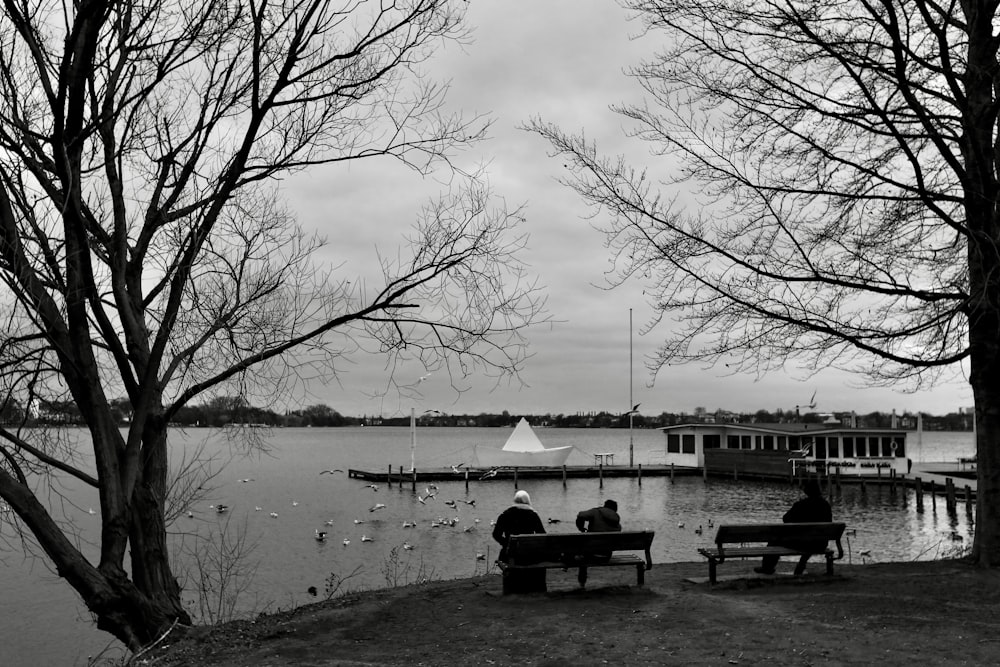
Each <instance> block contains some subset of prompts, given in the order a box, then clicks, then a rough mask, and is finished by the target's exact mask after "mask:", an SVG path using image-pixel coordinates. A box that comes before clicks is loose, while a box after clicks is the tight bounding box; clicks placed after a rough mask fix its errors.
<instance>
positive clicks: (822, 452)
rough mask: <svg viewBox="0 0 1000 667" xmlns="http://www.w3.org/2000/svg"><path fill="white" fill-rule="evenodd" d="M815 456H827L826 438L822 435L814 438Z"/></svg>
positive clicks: (819, 457)
mask: <svg viewBox="0 0 1000 667" xmlns="http://www.w3.org/2000/svg"><path fill="white" fill-rule="evenodd" d="M813 456H815V457H816V458H818V459H825V458H826V438H824V437H822V436H820V437H817V438H814V439H813Z"/></svg>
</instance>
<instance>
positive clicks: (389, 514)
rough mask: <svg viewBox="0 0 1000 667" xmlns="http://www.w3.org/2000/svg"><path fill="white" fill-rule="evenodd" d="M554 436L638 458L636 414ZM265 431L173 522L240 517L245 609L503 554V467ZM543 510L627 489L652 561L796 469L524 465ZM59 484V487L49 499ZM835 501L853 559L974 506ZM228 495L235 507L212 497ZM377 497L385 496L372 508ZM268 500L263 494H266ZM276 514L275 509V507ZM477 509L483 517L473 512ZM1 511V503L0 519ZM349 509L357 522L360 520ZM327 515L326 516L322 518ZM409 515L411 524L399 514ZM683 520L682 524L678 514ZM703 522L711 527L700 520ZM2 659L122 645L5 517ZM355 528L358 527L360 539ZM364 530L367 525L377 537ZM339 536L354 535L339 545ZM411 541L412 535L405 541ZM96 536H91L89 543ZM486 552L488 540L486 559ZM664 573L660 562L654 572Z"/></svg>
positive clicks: (967, 446)
mask: <svg viewBox="0 0 1000 667" xmlns="http://www.w3.org/2000/svg"><path fill="white" fill-rule="evenodd" d="M509 433H510V429H480V428H420V429H418V431H417V443H416V448H415V455H414V457H415V462H416V466H417V468H418V469H420V468H440V467H448V466H451V465H457V464H461V463H472V462H473V459H472V456H473V446H475V445H485V446H492V447H501V446H502V445H503V443H504V441H505V440H506V438H507V436H508V435H509ZM536 433H537V434H538V436H539V438H540V439H541V440H542V442H543V443H545V444H546V445H547V446H552V447H557V446H563V445H574V446H575V447H576V450H575V451H574V452H573V453H572V454H571V455H570V458H569V460H568V461H567V463H568V464H570V465H574V464H590V463H591V462H592V461H593V457H592V454H593V453H595V452H613V453H614V454H615V461H616V462H618V463H619V464H620V463H623V462H627V461H628V460H629V432H628V431H627V430H592V429H536ZM233 435H234V434H233V433H230V434H228V435H224V434H220V433H218V432H210V431H208V430H191V431H174V432H172V434H171V438H172V439H173V440H174V441H175V442H176V443H179V444H180V445H182V446H184V447H186V448H188V450H193V448H194V447H195V446H196V445H198V444H199V443H203V444H204V445H205V447H206V449H205V451H206V454H210V455H213V456H215V457H216V460H217V461H222V460H224V459H228V458H229V457H230V454H232V453H238V450H239V446H238V442H239V437H238V434H237V436H236V437H235V438H233ZM266 435H267V438H268V442H269V445H270V453H269V454H267V455H255V456H246V457H241V456H236V458H233V459H232V460H231V461H229V463H228V464H227V466H226V467H225V470H223V471H222V472H221V473H220V474H219V475H218V477H216V478H215V480H214V485H215V487H216V489H215V491H214V492H213V494H212V497H210V498H207V499H205V500H204V501H203V502H201V503H199V505H198V506H195V507H191V508H189V509H190V511H191V512H192V514H193V516H192V517H188V516H187V515H182V516H181V518H180V519H178V520H177V522H176V523H175V525H174V526H173V530H174V531H175V532H176V539H175V542H176V543H177V545H178V548H180V545H181V543H182V542H183V543H184V544H188V545H190V544H192V543H193V542H194V540H193V539H192V538H193V536H195V535H208V534H213V533H214V534H218V533H219V532H220V531H223V530H226V529H227V527H228V530H229V531H230V534H233V533H238V532H242V533H243V534H244V535H245V536H246V538H247V541H248V543H252V544H254V545H255V547H254V550H253V552H252V554H251V556H250V558H249V559H248V562H250V563H252V564H253V565H255V566H256V573H255V575H254V577H253V578H252V579H250V578H245V579H243V580H241V581H240V582H239V583H241V584H244V585H246V586H247V588H246V589H245V590H244V591H243V592H242V593H241V594H240V595H239V597H238V599H237V607H238V609H239V610H240V612H241V613H243V614H253V613H256V612H259V611H263V610H272V611H273V610H275V609H279V608H280V609H285V608H290V607H294V606H298V605H301V604H305V603H308V602H311V601H314V600H315V599H316V598H313V597H312V596H310V595H309V593H308V592H307V591H308V589H309V587H311V586H312V587H315V588H316V589H318V591H319V594H320V596H323V592H324V587H325V582H326V581H327V578H328V577H329V576H330V575H331V574H333V575H336V576H337V577H340V578H343V579H345V581H344V582H343V583H342V590H343V589H345V588H346V589H349V590H353V589H361V588H378V587H384V586H386V585H389V584H392V583H398V584H403V583H412V582H414V581H416V580H417V579H418V578H419V577H424V576H426V577H430V578H433V579H449V578H457V577H465V576H470V575H474V574H481V573H484V572H485V571H486V570H487V568H488V567H489V565H488V564H489V563H492V561H493V560H494V559H495V557H496V552H497V545H496V544H495V543H494V542H493V541H492V539H491V537H490V531H491V527H490V521H491V520H492V519H494V518H495V517H496V515H497V514H499V512H501V511H502V510H503V509H504V508H505V507H507V506H508V505H509V504H510V501H511V498H512V496H513V493H514V487H513V482H512V481H510V480H507V481H503V480H499V481H498V480H491V481H486V482H478V481H473V482H471V483H470V487H469V491H468V493H466V490H465V484H464V481H462V480H461V478H460V477H458V476H456V481H454V482H442V483H439V484H438V486H439V490H438V492H437V496H436V497H435V498H434V499H431V500H427V501H426V503H421V502H419V500H418V498H417V495H420V494H422V493H424V488H423V487H422V486H421V487H418V492H419V493H418V494H416V495H415V494H413V493H412V491H411V488H410V486H409V485H404V486H403V487H402V488H400V487H399V486H395V487H393V488H392V489H389V488H387V487H386V485H385V484H379V485H378V486H379V489H378V491H372V489H370V488H367V487H366V486H365V483H364V482H361V481H359V480H351V479H348V478H347V476H346V475H344V474H339V473H337V474H320V471H322V470H325V469H332V468H341V469H343V470H346V469H347V468H358V469H366V470H386V469H387V468H388V466H389V465H392V466H393V469H394V470H398V468H399V467H400V466H403V467H406V468H409V466H410V456H411V438H410V431H409V429H407V428H361V427H357V428H340V429H274V430H271V431H268V432H266ZM632 440H633V445H632V450H633V453H634V460H635V462H636V463H644V464H645V463H651V462H656V461H657V460H662V451H663V445H664V442H663V436H662V434H661V433H660V432H659V431H655V430H635V431H633V433H632ZM908 443H909V445H908V447H909V451H910V454H911V456H912V458H914V459H915V460H917V461H954V460H955V459H956V458H958V457H960V456H971V455H972V454H973V453H974V445H973V442H972V434H971V433H926V432H925V433H924V434H923V435H922V438H921V441H920V445H919V446H918V445H917V439H916V435H915V434H910V436H909V438H908ZM520 488H522V489H525V490H527V491H528V492H529V493H530V494H531V497H532V501H533V505H534V506H535V508H536V510H537V511H538V512H539V514H540V515H541V516H542V518H543V520H549V519H552V520H553V521H557V522H558V523H555V522H554V523H552V524H550V525H548V526H547V529H548V530H550V531H574V530H575V528H574V526H573V519H574V518H575V516H576V513H577V511H579V510H580V509H584V508H587V507H591V506H594V505H598V504H601V503H602V502H603V501H604V499H605V498H614V499H615V500H617V501H618V506H619V512H620V514H621V515H622V523H623V527H624V528H625V529H651V530H655V531H656V532H657V535H656V538H655V540H654V542H653V561H654V563H657V562H659V563H664V562H685V561H688V562H690V561H696V560H699V557H698V556H697V551H696V549H697V547H699V546H702V545H706V544H708V543H710V542H711V537H712V531H711V530H709V529H708V528H707V526H708V524H709V522H710V521H712V522H714V523H715V524H716V525H718V524H720V523H725V522H750V521H765V522H766V521H773V520H775V519H776V518H778V517H780V516H781V514H782V513H784V511H785V509H786V508H787V507H788V505H790V504H791V503H792V502H793V501H794V500H795V499H796V498H797V497H798V491H797V490H796V489H795V488H793V487H791V486H789V485H788V484H781V483H762V482H748V481H739V482H733V481H731V480H725V479H709V480H708V481H707V482H705V481H703V480H702V479H701V478H700V477H679V476H678V477H677V478H676V479H675V481H674V482H673V483H671V482H670V480H669V478H653V477H646V478H644V479H643V482H642V486H641V487H640V486H639V484H638V483H637V481H636V480H635V479H634V478H616V479H605V481H604V488H603V489H601V488H599V485H598V480H596V479H593V480H573V479H571V480H569V483H568V486H567V488H565V489H564V488H563V486H562V482H561V481H560V480H541V481H533V480H521V482H520ZM60 490H61V493H62V495H63V496H64V497H65V498H66V499H65V500H64V499H61V498H60V497H59V496H57V495H53V496H52V498H53V501H52V502H53V503H54V504H57V506H58V515H59V516H60V517H65V519H66V520H72V521H73V522H75V523H76V525H77V526H79V536H80V540H81V541H82V542H83V543H88V542H90V543H92V542H93V540H94V538H95V537H96V535H97V534H98V530H99V525H100V524H99V520H98V518H99V517H98V516H97V515H96V514H95V515H91V514H89V512H88V511H87V510H88V509H89V508H94V509H95V510H96V509H97V508H98V502H97V496H96V493H95V492H93V491H92V490H90V489H81V488H79V487H78V486H76V485H74V484H72V483H70V482H68V481H65V480H64V481H63V482H62V485H61V487H60ZM57 500H58V503H57V502H56V501H57ZM445 500H455V501H462V500H474V501H475V505H468V504H465V503H463V502H457V503H456V508H457V509H452V508H451V507H449V506H446V505H445V504H444V501H445ZM830 500H831V503H832V504H833V510H834V516H835V518H836V519H837V520H838V521H845V522H846V523H847V524H848V526H849V527H850V528H852V529H855V530H856V534H855V535H853V536H851V537H850V538H849V539H848V541H847V542H845V544H844V546H845V549H846V550H847V552H848V553H847V555H846V556H845V558H846V559H849V560H850V562H854V563H857V562H860V559H859V556H858V553H859V552H860V551H861V550H867V551H869V552H870V556H869V557H866V560H868V561H893V560H911V559H931V558H935V557H938V556H940V555H941V554H942V553H943V552H944V551H946V550H948V549H950V548H951V546H952V545H953V542H952V541H951V540H950V538H949V535H950V534H951V532H952V531H956V532H958V533H959V534H960V535H962V536H963V537H965V540H966V543H968V541H969V536H970V529H971V525H970V523H971V522H970V519H969V518H968V517H967V516H966V514H965V512H964V511H959V512H958V514H957V515H954V516H949V515H948V514H947V513H946V512H944V511H943V503H939V508H940V509H939V511H937V512H932V511H931V510H930V508H929V507H927V508H925V509H926V511H925V512H917V511H916V509H915V508H914V502H913V497H912V492H910V491H902V492H898V493H896V494H895V495H892V494H890V493H889V491H888V489H887V488H882V487H879V488H872V487H869V488H868V490H867V492H866V493H864V494H862V493H861V491H860V489H859V488H858V487H854V486H845V487H844V488H843V490H842V491H841V492H840V493H839V494H835V495H834V496H833V497H832V498H831V499H830ZM219 503H224V504H226V505H228V506H229V507H230V510H229V512H227V513H226V514H217V513H216V512H215V510H214V509H213V508H212V507H211V506H212V505H216V504H219ZM376 503H380V504H384V505H385V507H384V508H382V509H379V510H377V511H374V512H372V511H370V508H371V507H372V506H373V505H375V504H376ZM258 508H259V509H258ZM272 513H275V514H277V516H276V517H273V516H271V514H272ZM437 519H449V520H451V519H457V521H456V524H455V525H454V526H439V527H432V526H431V523H432V522H435V521H436V520H437ZM477 520H478V521H477ZM2 521H3V516H2V515H0V522H2ZM356 521H359V522H363V523H355V522H356ZM327 522H329V523H330V525H327ZM404 522H414V523H415V524H416V526H415V527H412V528H404V527H403V524H404ZM682 524H683V525H682ZM698 526H704V527H705V528H704V532H703V534H701V535H699V534H697V533H696V532H695V529H696V528H697V527H698ZM0 529H3V530H0V535H3V536H4V537H6V538H7V539H6V540H5V541H4V542H2V543H0V590H2V591H3V600H4V605H3V607H2V608H0V665H4V666H6V667H19V666H21V665H24V666H28V665H39V664H46V665H84V664H87V659H88V656H94V655H97V654H98V653H100V652H101V651H102V650H104V649H108V651H107V653H106V655H109V656H118V655H122V654H123V651H122V649H121V647H120V645H117V644H116V643H114V642H113V641H111V640H110V636H109V635H106V634H104V633H100V632H98V631H97V630H96V629H94V625H93V622H92V620H91V618H90V616H89V614H88V613H87V612H86V610H85V609H84V607H83V605H82V603H81V602H80V601H79V599H78V598H77V596H76V594H75V593H73V592H72V590H71V589H70V588H69V587H68V586H67V585H66V584H65V583H63V582H61V581H60V580H59V579H58V578H57V577H56V576H55V575H54V574H53V573H52V572H51V571H50V570H49V567H48V565H47V564H46V563H45V562H44V561H43V560H41V559H37V558H32V557H30V556H29V557H26V556H25V554H24V550H23V549H22V548H21V547H20V546H19V545H18V544H16V543H14V542H12V541H11V540H10V530H9V529H10V526H9V525H7V526H3V524H2V523H0ZM316 530H325V531H327V532H328V537H327V540H326V541H325V542H318V541H316V539H315V531H316ZM362 538H365V539H364V540H363V539H362ZM368 538H370V541H368ZM344 540H348V541H349V542H350V543H349V544H347V545H345V544H344V543H343V541H344ZM404 542H406V543H408V544H409V545H411V546H412V547H413V548H412V549H409V550H407V549H403V548H402V545H403V543H404ZM91 550H92V548H91ZM178 554H179V555H177V556H176V557H175V570H176V572H177V573H178V575H179V576H180V577H181V579H182V582H183V583H185V589H186V590H188V589H190V588H192V587H193V579H190V578H188V579H186V580H185V576H188V575H190V574H191V573H192V572H193V570H192V569H191V567H190V560H191V559H190V557H189V556H185V555H183V553H181V552H178ZM477 554H483V555H484V556H486V558H485V560H479V559H477ZM647 576H651V577H655V576H656V568H655V567H654V569H653V571H652V572H651V573H650V574H649V575H647ZM185 601H186V602H187V603H188V604H189V607H190V609H191V611H192V613H193V614H194V615H197V612H198V609H197V607H196V605H195V600H194V598H193V596H190V595H185Z"/></svg>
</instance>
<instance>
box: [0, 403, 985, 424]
mask: <svg viewBox="0 0 1000 667" xmlns="http://www.w3.org/2000/svg"><path fill="white" fill-rule="evenodd" d="M112 404H113V407H114V409H115V411H116V415H117V419H118V421H119V423H121V424H127V423H128V422H129V420H130V419H131V415H132V411H131V405H130V404H129V401H128V400H127V399H118V400H116V401H112ZM521 417H525V418H526V419H528V421H529V422H531V425H532V426H533V427H542V428H630V427H631V428H636V429H654V428H661V427H664V426H674V425H677V424H683V423H690V422H706V421H708V422H713V423H758V424H780V423H787V422H797V423H807V424H819V423H824V422H826V423H829V420H831V419H833V420H836V422H837V423H851V422H852V421H853V422H855V423H856V424H857V426H859V427H863V428H902V429H905V430H917V427H918V415H917V414H916V413H911V412H904V413H903V414H902V415H897V414H896V413H895V411H893V412H879V411H874V412H868V413H865V414H857V413H854V412H836V413H826V412H806V413H803V414H799V413H798V412H796V411H794V410H775V411H768V410H757V411H755V412H739V413H738V412H731V411H728V410H724V409H717V410H714V411H707V410H705V409H704V408H697V409H696V410H695V412H693V413H690V414H688V413H684V412H679V413H677V412H666V411H664V412H661V413H659V414H652V413H648V414H643V413H641V412H638V411H634V412H626V413H615V412H607V411H599V412H577V413H574V414H561V413H560V414H552V413H539V414H531V415H528V414H524V415H522V414H512V413H510V412H508V411H506V410H504V411H502V412H499V413H479V414H474V415H473V414H447V413H444V412H440V411H437V410H434V411H428V412H425V413H423V414H420V415H414V419H415V421H416V423H417V425H419V426H422V427H426V426H435V427H499V428H509V427H513V426H514V425H515V424H517V422H518V421H519V420H520V419H521ZM919 417H920V418H921V421H922V423H921V424H920V427H921V428H922V429H923V430H925V431H972V429H973V415H972V414H971V413H970V412H968V411H959V412H951V413H947V414H944V415H931V414H927V413H921V414H920V415H919ZM410 419H411V417H410V415H399V416H393V417H383V416H374V415H363V416H360V417H358V416H353V417H352V416H345V415H342V414H340V413H339V412H338V411H336V410H335V409H333V408H331V407H330V406H328V405H323V404H319V405H312V406H309V407H306V408H299V409H291V410H285V411H284V412H275V411H274V410H270V409H268V408H261V407H255V406H252V405H250V404H249V403H247V402H246V401H245V400H244V399H242V398H239V397H222V398H215V399H213V400H212V401H210V402H208V403H206V404H201V405H192V406H186V407H184V408H181V409H180V410H179V411H178V412H177V414H176V416H175V417H174V418H173V419H172V421H171V422H170V423H171V425H172V426H178V427H184V428H198V427H212V428H248V429H249V428H282V427H293V428H294V427H309V426H312V427H339V426H374V427H378V426H396V427H399V426H407V427H408V426H410V424H411V421H410ZM0 421H5V422H10V423H21V424H25V425H29V426H30V425H40V426H41V425H47V426H85V425H86V424H85V421H84V419H83V418H82V416H81V415H80V413H79V409H78V408H77V407H76V406H75V405H74V404H73V403H72V402H65V403H59V404H56V403H44V404H42V405H40V406H39V408H38V410H36V411H34V413H33V414H28V413H27V412H26V411H24V410H22V409H20V408H19V407H18V406H16V405H9V406H6V407H5V408H4V410H3V412H0Z"/></svg>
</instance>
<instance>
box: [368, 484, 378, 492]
mask: <svg viewBox="0 0 1000 667" xmlns="http://www.w3.org/2000/svg"><path fill="white" fill-rule="evenodd" d="M365 488H366V489H371V490H372V491H373V492H374V491H378V484H365Z"/></svg>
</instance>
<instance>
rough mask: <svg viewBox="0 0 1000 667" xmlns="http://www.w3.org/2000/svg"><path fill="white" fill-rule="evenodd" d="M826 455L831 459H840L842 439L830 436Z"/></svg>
mask: <svg viewBox="0 0 1000 667" xmlns="http://www.w3.org/2000/svg"><path fill="white" fill-rule="evenodd" d="M826 455H827V456H828V457H829V458H831V459H837V458H840V439H839V438H837V437H836V436H830V437H829V438H827V440H826Z"/></svg>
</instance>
